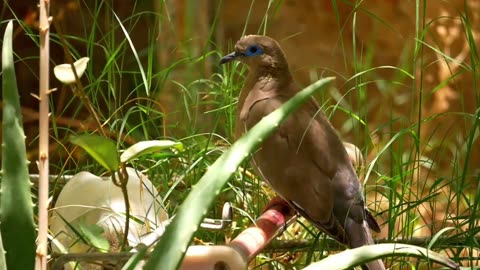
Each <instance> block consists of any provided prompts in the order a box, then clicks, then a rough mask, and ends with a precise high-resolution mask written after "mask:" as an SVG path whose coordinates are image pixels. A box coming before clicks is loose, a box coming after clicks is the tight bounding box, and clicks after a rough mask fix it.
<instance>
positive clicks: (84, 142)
mask: <svg viewBox="0 0 480 270" xmlns="http://www.w3.org/2000/svg"><path fill="white" fill-rule="evenodd" d="M70 141H71V142H72V143H73V144H76V145H78V146H80V147H82V148H83V149H84V150H85V151H87V153H88V154H89V155H90V156H91V157H92V158H93V159H95V161H97V162H98V163H100V165H102V166H103V167H104V168H106V169H107V170H109V171H110V172H114V171H117V170H118V167H119V166H120V162H119V161H120V158H119V156H118V152H117V148H116V146H115V143H114V142H113V141H112V140H110V139H107V138H105V137H102V136H99V135H95V134H85V135H79V136H72V137H70Z"/></svg>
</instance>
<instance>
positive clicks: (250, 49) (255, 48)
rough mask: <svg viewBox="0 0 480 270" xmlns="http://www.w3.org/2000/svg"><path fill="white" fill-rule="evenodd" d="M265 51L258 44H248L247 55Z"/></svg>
mask: <svg viewBox="0 0 480 270" xmlns="http://www.w3.org/2000/svg"><path fill="white" fill-rule="evenodd" d="M262 53H263V49H262V47H260V46H258V45H250V46H248V48H247V50H246V51H245V56H254V55H260V54H262Z"/></svg>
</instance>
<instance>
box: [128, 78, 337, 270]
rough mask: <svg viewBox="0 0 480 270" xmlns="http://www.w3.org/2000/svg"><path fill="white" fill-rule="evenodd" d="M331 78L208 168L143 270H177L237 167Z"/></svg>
mask: <svg viewBox="0 0 480 270" xmlns="http://www.w3.org/2000/svg"><path fill="white" fill-rule="evenodd" d="M333 79H334V78H332V77H329V78H325V79H322V80H319V81H317V82H315V83H314V84H312V85H310V86H309V87H307V88H305V89H304V90H302V91H301V92H299V93H298V94H296V95H295V96H294V97H293V98H291V99H290V100H289V101H288V102H286V103H285V104H283V105H282V106H281V107H280V108H278V109H277V110H275V111H274V112H272V113H271V114H270V115H268V116H266V117H265V118H263V119H262V120H261V121H260V122H259V123H258V124H257V125H255V126H254V127H253V128H252V129H251V130H250V131H248V132H247V133H246V134H245V135H244V136H243V137H241V138H240V139H239V140H238V141H237V142H235V143H234V144H233V145H232V147H231V148H230V149H229V150H228V151H226V152H225V153H224V154H223V155H221V156H220V158H218V159H217V160H216V161H215V163H214V164H213V165H212V166H210V168H209V169H208V170H207V172H206V173H205V175H203V177H202V178H201V179H200V180H199V181H198V183H197V184H196V185H195V187H194V188H193V189H192V191H191V192H190V194H188V196H187V198H186V199H185V201H184V202H183V204H182V205H181V207H180V209H179V210H178V213H177V215H176V216H175V218H174V219H173V221H172V223H171V224H170V225H169V226H168V227H167V229H166V231H165V233H164V235H163V236H162V238H161V239H160V241H159V242H158V243H157V244H156V245H155V248H154V250H153V252H152V255H151V257H150V259H149V260H148V262H147V264H146V265H145V267H144V269H146V270H148V269H150V270H153V269H167V270H169V269H177V268H178V266H179V265H180V263H181V261H182V258H183V256H184V254H185V251H186V250H187V248H188V245H189V244H190V240H191V238H192V236H193V234H194V232H195V231H196V230H197V229H198V226H199V224H200V222H201V220H202V218H203V217H204V216H205V214H206V213H207V210H208V209H209V207H210V205H211V204H212V202H213V200H214V199H215V198H216V197H217V195H218V194H219V193H220V191H221V189H222V187H223V186H224V185H225V183H226V182H227V181H228V179H230V177H231V176H232V175H233V174H234V173H235V171H236V170H237V168H238V166H239V165H240V164H241V163H242V162H243V160H244V159H246V158H247V157H248V156H249V155H250V153H252V152H253V151H254V150H255V149H256V148H257V147H258V146H259V145H260V143H262V141H263V140H264V139H265V138H266V137H268V136H269V135H270V134H271V133H272V132H273V131H274V130H275V129H276V128H277V127H278V126H279V125H280V124H281V123H282V122H283V120H285V119H286V118H287V116H288V115H289V114H290V113H291V112H293V111H294V110H295V109H296V108H298V107H299V106H300V105H301V104H302V103H303V102H304V101H305V100H306V99H308V98H309V97H310V96H311V95H312V94H313V93H314V92H315V91H317V90H319V89H322V88H324V87H325V86H326V85H327V84H328V83H329V82H331V81H332V80H333ZM142 253H143V252H141V254H138V255H135V256H133V257H132V258H131V259H130V261H129V262H130V263H127V265H126V266H125V267H124V269H134V268H133V267H134V266H135V263H131V262H133V261H136V260H138V259H139V257H140V256H141V255H142Z"/></svg>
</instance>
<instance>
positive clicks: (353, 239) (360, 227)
mask: <svg viewBox="0 0 480 270" xmlns="http://www.w3.org/2000/svg"><path fill="white" fill-rule="evenodd" d="M345 225H346V226H345V232H346V234H347V237H348V240H349V244H350V247H351V248H357V247H361V246H365V245H373V244H374V242H373V237H372V234H371V233H370V228H369V227H368V225H367V222H366V221H364V222H363V224H362V223H357V222H355V221H353V220H348V221H347V222H346V224H345ZM362 269H363V270H385V265H384V264H383V262H382V260H375V261H371V262H369V263H367V264H366V265H364V266H362Z"/></svg>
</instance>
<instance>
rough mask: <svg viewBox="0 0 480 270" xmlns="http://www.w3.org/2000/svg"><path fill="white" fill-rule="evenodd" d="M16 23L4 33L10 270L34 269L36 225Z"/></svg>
mask: <svg viewBox="0 0 480 270" xmlns="http://www.w3.org/2000/svg"><path fill="white" fill-rule="evenodd" d="M12 29H13V23H12V21H10V22H9V23H8V26H7V28H6V30H5V36H4V39H3V48H2V59H3V62H2V72H3V74H2V78H3V80H2V89H3V90H2V94H3V123H2V132H3V134H2V135H3V140H2V183H1V197H0V228H1V233H2V240H3V244H4V247H5V251H6V252H7V254H6V261H7V265H8V269H33V268H34V265H35V225H34V221H33V203H32V197H31V193H30V180H29V179H30V178H29V176H28V161H27V155H26V148H25V133H24V132H23V127H22V114H21V112H20V97H19V95H18V89H17V81H16V77H15V68H14V62H13V49H12Z"/></svg>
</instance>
